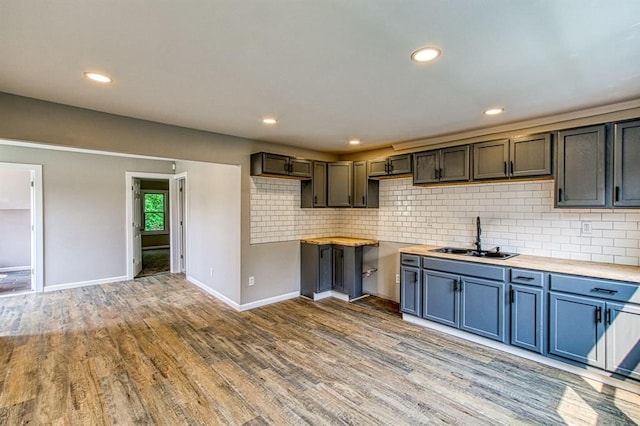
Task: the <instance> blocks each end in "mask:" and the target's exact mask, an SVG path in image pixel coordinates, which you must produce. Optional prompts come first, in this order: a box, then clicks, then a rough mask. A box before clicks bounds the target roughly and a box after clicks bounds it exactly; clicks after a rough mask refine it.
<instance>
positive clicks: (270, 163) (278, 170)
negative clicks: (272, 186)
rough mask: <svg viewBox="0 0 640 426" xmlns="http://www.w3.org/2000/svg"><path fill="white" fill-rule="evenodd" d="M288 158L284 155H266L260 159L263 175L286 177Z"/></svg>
mask: <svg viewBox="0 0 640 426" xmlns="http://www.w3.org/2000/svg"><path fill="white" fill-rule="evenodd" d="M288 165H289V157H287V156H284V155H276V154H267V153H265V154H264V155H263V157H262V171H263V173H271V174H274V175H287V174H289V170H288Z"/></svg>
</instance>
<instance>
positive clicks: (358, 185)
mask: <svg viewBox="0 0 640 426" xmlns="http://www.w3.org/2000/svg"><path fill="white" fill-rule="evenodd" d="M368 180H369V179H368V178H367V162H366V161H354V162H353V207H367V182H368Z"/></svg>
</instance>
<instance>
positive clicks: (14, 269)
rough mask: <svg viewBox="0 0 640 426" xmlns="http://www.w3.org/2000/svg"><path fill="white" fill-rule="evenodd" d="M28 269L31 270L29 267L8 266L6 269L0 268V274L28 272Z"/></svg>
mask: <svg viewBox="0 0 640 426" xmlns="http://www.w3.org/2000/svg"><path fill="white" fill-rule="evenodd" d="M29 269H31V266H8V267H6V268H0V272H17V271H28V270H29Z"/></svg>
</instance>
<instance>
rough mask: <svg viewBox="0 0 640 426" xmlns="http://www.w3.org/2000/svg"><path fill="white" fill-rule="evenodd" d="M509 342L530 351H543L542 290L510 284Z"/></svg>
mask: <svg viewBox="0 0 640 426" xmlns="http://www.w3.org/2000/svg"><path fill="white" fill-rule="evenodd" d="M509 290H510V291H509V299H510V302H511V303H510V305H511V333H510V334H511V342H510V343H511V344H512V345H513V346H518V347H520V348H523V349H528V350H530V351H534V352H538V353H543V341H542V337H543V336H544V323H545V322H544V321H543V312H544V306H543V305H544V297H543V295H544V291H543V290H542V289H541V288H532V287H529V286H523V285H514V284H511V287H510V289H509Z"/></svg>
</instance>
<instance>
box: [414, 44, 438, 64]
mask: <svg viewBox="0 0 640 426" xmlns="http://www.w3.org/2000/svg"><path fill="white" fill-rule="evenodd" d="M441 53H442V52H441V51H440V49H438V48H437V47H433V46H428V47H421V48H420V49H417V50H414V51H413V53H412V54H411V60H412V61H414V62H429V61H433V60H434V59H436V58H437V57H438V56H440V54H441Z"/></svg>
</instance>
